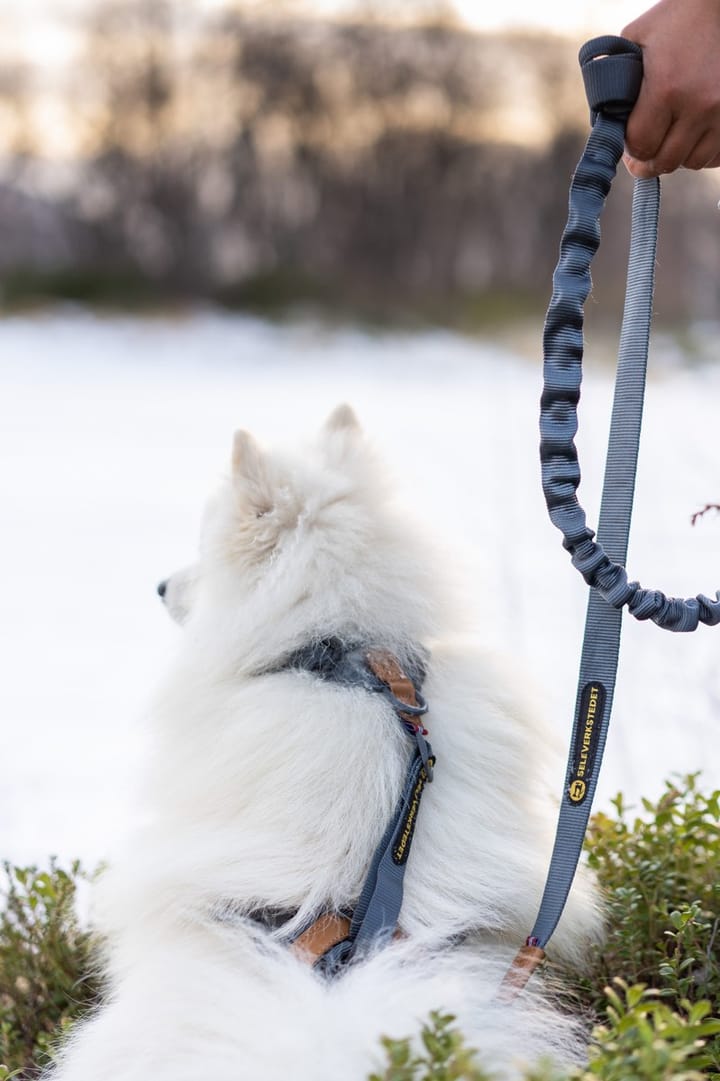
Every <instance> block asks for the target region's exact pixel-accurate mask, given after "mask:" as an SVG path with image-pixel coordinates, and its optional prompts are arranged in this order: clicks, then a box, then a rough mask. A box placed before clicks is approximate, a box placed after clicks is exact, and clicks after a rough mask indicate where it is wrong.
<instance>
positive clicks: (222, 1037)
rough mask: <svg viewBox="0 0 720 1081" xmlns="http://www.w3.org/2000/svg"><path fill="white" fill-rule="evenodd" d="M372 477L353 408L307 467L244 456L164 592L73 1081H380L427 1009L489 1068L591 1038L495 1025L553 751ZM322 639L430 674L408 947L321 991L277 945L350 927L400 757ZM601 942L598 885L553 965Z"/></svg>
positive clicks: (393, 721)
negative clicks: (330, 670) (452, 628)
mask: <svg viewBox="0 0 720 1081" xmlns="http://www.w3.org/2000/svg"><path fill="white" fill-rule="evenodd" d="M381 477H382V474H381V472H380V471H379V470H378V467H377V465H376V463H375V462H374V460H373V458H372V455H371V454H370V452H369V450H368V448H367V447H366V445H365V442H364V439H363V437H362V435H361V433H360V431H359V429H358V427H357V422H356V421H355V418H354V416H353V415H352V413H351V412H350V411H349V410H348V409H347V408H346V407H342V408H341V409H340V410H338V411H336V413H335V414H333V416H332V417H331V418H330V421H329V422H328V424H327V425H326V428H325V429H324V431H323V434H322V436H321V440H320V443H319V445H318V446H316V448H315V450H314V453H313V455H312V456H311V457H310V459H309V460H306V459H302V460H300V461H299V462H296V461H294V460H292V459H290V460H288V459H283V458H274V457H269V456H267V455H265V454H263V453H262V452H261V451H260V450H259V449H258V448H257V446H256V445H255V444H254V442H253V441H252V440H251V439H250V437H248V436H247V435H245V434H244V433H240V434H239V435H238V436H236V441H235V448H234V460H233V474H232V477H231V479H230V481H229V482H228V484H227V485H226V487H225V489H224V490H223V492H222V493H221V495H220V497H219V498H218V499H216V500H215V501H214V503H213V504H212V505H211V509H210V511H209V513H208V515H207V518H206V523H205V526H204V531H203V538H202V543H201V555H200V560H199V564H198V566H197V567H196V568H195V569H193V570H192V571H191V572H190V573H187V574H183V575H182V576H179V577H178V578H176V579H171V580H170V581H169V583H168V585H167V588H166V590H165V599H166V602H167V604H168V606H169V607H170V609H171V611H174V612H176V613H177V614H179V615H180V616H181V617H182V619H183V621H184V622H185V630H184V640H183V645H182V648H181V653H180V658H179V661H178V663H177V665H176V666H175V668H174V670H173V672H172V673H171V675H170V678H169V679H168V681H167V684H166V686H165V688H164V689H163V690H162V692H161V694H160V695H159V696H158V699H157V702H156V707H155V714H154V715H155V723H156V740H157V745H156V748H155V754H154V758H153V762H152V765H151V767H150V769H149V771H148V776H147V779H146V793H147V795H146V814H147V824H146V826H145V827H144V829H143V830H142V831H141V832H140V833H139V834H138V836H136V837H135V838H134V839H133V841H132V843H131V845H130V847H129V848H128V854H127V856H126V857H125V858H124V859H121V860H119V861H118V863H117V865H116V866H115V868H114V869H113V870H112V871H110V872H109V873H108V874H107V875H106V877H105V883H104V886H103V889H102V896H101V901H100V904H99V912H100V913H101V925H102V927H103V929H104V931H105V933H106V934H107V937H108V942H109V943H110V953H109V969H110V973H111V987H110V1001H109V1003H108V1005H107V1006H105V1007H104V1008H103V1009H102V1010H101V1011H100V1013H99V1014H98V1016H97V1017H96V1019H95V1020H94V1021H92V1022H90V1024H89V1025H88V1026H86V1028H85V1029H84V1030H83V1031H81V1032H80V1033H79V1035H78V1037H77V1039H76V1041H75V1043H74V1045H73V1046H71V1049H70V1050H69V1052H68V1053H67V1055H66V1059H65V1063H64V1065H63V1066H62V1067H61V1076H62V1081H102V1079H107V1081H126V1079H127V1081H130V1079H131V1078H132V1079H133V1081H135V1079H142V1081H149V1079H151V1078H152V1079H153V1081H165V1079H166V1078H167V1081H170V1078H172V1081H182V1079H184V1078H185V1077H187V1078H188V1081H189V1079H190V1078H191V1077H193V1078H194V1077H195V1076H197V1075H198V1074H202V1075H204V1076H210V1077H213V1078H216V1079H218V1081H220V1079H223V1081H224V1079H225V1078H227V1079H228V1081H230V1078H232V1079H233V1081H238V1079H241V1078H248V1079H251V1078H252V1079H253V1081H255V1079H258V1078H267V1079H271V1078H278V1079H279V1078H281V1077H282V1078H285V1077H287V1076H290V1075H292V1076H294V1077H296V1078H298V1081H302V1079H304V1078H306V1079H307V1081H310V1079H312V1081H324V1079H325V1078H327V1079H328V1081H330V1078H333V1081H335V1079H336V1078H337V1077H338V1076H342V1077H343V1078H346V1079H348V1081H351V1079H352V1081H354V1079H357V1081H364V1079H365V1078H366V1076H367V1074H368V1073H369V1072H370V1071H371V1070H372V1069H373V1068H377V1065H378V1056H379V1053H380V1048H379V1037H380V1035H381V1034H383V1033H385V1034H389V1035H394V1036H403V1035H407V1034H409V1033H410V1032H412V1031H417V1028H418V1023H419V1020H421V1019H423V1018H424V1017H426V1016H427V1013H428V1012H429V1011H430V1010H431V1009H442V1010H446V1011H450V1012H454V1013H456V1014H457V1015H458V1017H459V1019H460V1021H461V1023H462V1024H463V1025H464V1027H465V1030H466V1032H467V1034H468V1036H469V1038H470V1041H471V1043H474V1044H475V1045H476V1046H478V1047H479V1048H480V1049H481V1051H482V1053H483V1058H484V1061H485V1062H486V1063H488V1064H489V1065H501V1066H502V1067H503V1068H505V1069H507V1068H508V1067H509V1066H510V1063H511V1062H512V1061H513V1060H514V1059H515V1058H516V1056H517V1055H518V1054H519V1053H520V1054H523V1053H524V1054H526V1055H527V1056H530V1057H531V1056H533V1055H536V1054H538V1053H539V1052H540V1051H543V1050H551V1051H552V1050H554V1051H556V1052H558V1053H559V1054H561V1055H563V1056H565V1057H567V1056H572V1054H573V1052H574V1048H575V1046H576V1044H575V1038H576V1033H575V1030H574V1026H573V1025H572V1023H571V1022H569V1021H568V1020H567V1018H563V1017H561V1016H560V1015H559V1014H555V1013H554V1012H553V1011H552V1010H551V1009H550V1008H549V1007H547V1006H545V1005H543V1004H542V1002H541V1001H540V996H539V991H538V990H537V989H536V990H535V992H531V993H530V994H529V995H528V996H527V998H526V999H525V1000H524V1001H523V1003H522V1004H521V1005H520V1006H519V1007H515V1008H513V1007H500V1006H498V1004H497V1002H496V1001H495V994H496V991H497V986H498V983H499V980H500V978H501V975H502V972H503V971H504V969H505V967H506V966H507V964H508V963H509V960H510V958H511V957H512V954H513V952H514V948H516V947H517V946H519V945H520V944H521V942H522V940H523V938H524V936H525V935H526V934H527V932H528V930H529V927H530V926H531V925H532V920H533V917H534V915H535V911H536V908H537V904H538V901H539V897H540V894H541V892H542V883H543V878H544V874H545V870H546V865H547V860H548V858H549V852H550V848H551V844H552V832H553V827H554V818H555V810H554V806H553V803H552V801H551V799H550V797H549V795H548V791H547V789H546V787H545V783H546V778H547V775H546V771H545V769H544V768H542V763H541V759H542V758H543V754H542V753H541V752H542V749H543V748H545V747H546V746H547V740H546V738H545V737H544V736H543V734H542V732H541V731H540V730H539V728H538V724H537V723H536V720H535V718H533V719H532V722H530V721H529V720H528V719H526V718H525V717H524V716H523V713H522V711H521V710H520V709H519V708H518V706H517V705H516V703H514V702H513V701H512V699H511V696H510V695H509V694H508V691H507V685H506V681H504V680H502V679H499V678H498V676H497V674H496V673H495V672H494V670H493V669H492V667H491V665H490V664H489V662H488V661H487V660H486V659H485V658H484V657H483V656H482V655H481V654H479V653H478V652H477V651H476V650H475V649H474V648H473V647H472V646H470V645H469V644H468V643H466V642H463V641H462V639H455V640H454V641H448V640H447V629H448V628H447V624H448V613H447V604H446V599H447V598H446V593H445V590H444V588H443V587H442V584H441V583H440V582H439V580H438V578H437V576H436V573H435V570H434V568H433V565H432V563H431V562H430V563H429V562H428V560H427V557H426V555H425V553H424V552H423V551H422V547H421V545H419V543H418V540H417V536H416V535H415V532H414V531H413V529H412V528H411V527H410V526H409V525H408V523H407V521H406V519H405V518H404V516H403V515H402V514H400V513H399V512H397V511H396V510H394V508H393V505H392V503H391V502H390V500H389V499H388V497H387V495H386V493H385V491H384V484H383V483H382V479H381ZM328 636H332V638H333V640H334V641H337V642H339V643H341V644H342V643H346V644H347V647H348V649H349V648H351V647H352V648H356V647H357V646H358V644H360V645H361V646H364V647H367V648H378V647H380V648H383V649H388V650H391V651H392V652H393V653H394V654H396V655H397V656H398V657H399V658H400V659H401V661H403V662H405V661H406V660H408V659H411V658H412V657H413V656H417V655H418V652H419V651H422V656H423V658H424V664H425V666H426V669H427V674H426V678H425V682H424V686H423V694H424V695H425V697H426V698H427V700H428V703H429V707H430V709H429V712H428V714H427V717H426V719H425V720H426V724H427V727H428V729H429V732H430V739H431V740H432V745H433V750H434V753H435V754H436V756H437V766H436V769H435V777H434V780H433V782H432V784H430V785H428V786H427V787H426V790H425V794H424V796H423V800H422V807H421V810H420V813H419V814H418V817H417V822H416V828H415V834H414V838H413V847H412V852H411V855H410V858H409V860H408V864H407V872H406V875H405V893H404V900H403V905H402V910H401V914H400V921H399V922H400V930H401V932H402V937H400V938H398V939H397V940H396V941H394V942H393V943H392V944H391V945H390V946H389V947H387V948H386V949H384V950H383V951H381V952H378V953H377V954H375V955H373V956H371V957H370V958H368V959H366V960H365V961H364V962H363V963H361V964H357V965H353V966H351V967H350V970H349V971H348V972H347V973H346V974H344V975H343V976H342V977H341V978H339V979H336V980H334V981H330V982H329V981H327V980H325V979H324V978H323V977H322V976H319V975H318V974H317V973H315V972H314V971H313V970H312V969H311V967H310V966H309V965H308V964H307V963H306V962H304V961H302V960H299V959H298V958H296V957H295V956H294V955H293V954H291V953H290V952H289V951H288V950H287V948H286V947H285V946H284V945H283V944H282V942H281V939H282V937H283V936H286V935H287V934H288V931H289V930H290V931H292V930H293V929H294V928H296V929H297V928H301V927H302V926H304V925H305V924H306V923H307V922H308V920H311V919H312V918H314V917H315V916H316V915H317V914H318V913H321V912H333V911H341V910H343V911H344V910H347V909H351V908H352V907H353V905H354V904H355V903H356V902H357V899H358V896H359V894H360V892H361V889H362V886H363V883H364V879H365V876H366V874H367V870H368V866H369V864H370V862H371V860H372V857H373V854H374V852H375V849H376V846H377V844H378V842H379V840H380V838H381V836H382V834H383V833H384V831H385V829H386V827H387V824H388V822H389V820H390V818H391V816H392V814H393V810H394V808H395V806H396V804H397V802H398V799H399V796H400V793H401V791H402V788H403V783H404V778H405V772H406V769H407V763H408V757H409V747H408V739H407V736H406V734H405V733H404V731H403V729H402V727H401V726H400V725H399V724H398V723H397V717H396V715H395V714H394V711H393V709H392V708H391V706H390V705H389V704H388V703H387V701H386V700H385V699H384V698H383V697H382V696H380V695H377V694H372V693H369V692H368V691H367V690H366V689H364V688H363V687H362V686H357V685H347V684H346V683H342V682H333V681H332V680H330V681H329V680H325V679H320V678H318V677H317V675H316V674H315V673H313V672H312V671H310V670H306V669H304V668H303V667H302V666H300V667H298V666H294V665H292V664H288V658H292V657H293V656H295V655H296V654H297V652H298V651H299V650H300V651H301V650H303V649H304V648H307V646H308V645H309V644H311V643H312V642H314V641H315V642H316V641H318V640H320V639H322V638H327V637H328ZM427 650H429V652H428V653H426V651H427ZM268 914H272V918H269V917H268ZM278 914H279V915H278ZM597 932H598V918H597V915H596V912H595V909H594V905H593V902H592V889H591V887H590V885H589V884H588V882H587V881H585V880H583V881H581V882H580V883H579V885H578V888H577V890H576V891H575V893H574V895H573V898H572V901H571V904H570V906H569V908H568V912H567V913H566V916H565V917H564V919H563V921H562V923H561V926H560V928H559V930H558V933H557V936H556V938H555V939H554V942H553V947H554V952H555V955H556V956H559V957H562V958H563V959H564V960H567V961H570V962H574V963H577V962H579V961H581V960H582V957H583V955H584V954H585V952H586V950H587V946H588V943H589V942H590V941H591V939H592V938H593V937H595V936H596V935H597Z"/></svg>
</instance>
